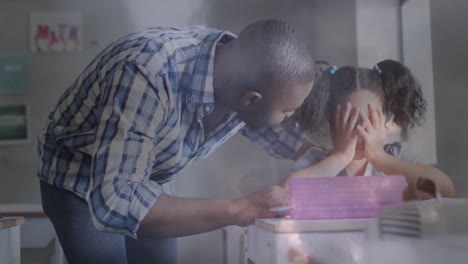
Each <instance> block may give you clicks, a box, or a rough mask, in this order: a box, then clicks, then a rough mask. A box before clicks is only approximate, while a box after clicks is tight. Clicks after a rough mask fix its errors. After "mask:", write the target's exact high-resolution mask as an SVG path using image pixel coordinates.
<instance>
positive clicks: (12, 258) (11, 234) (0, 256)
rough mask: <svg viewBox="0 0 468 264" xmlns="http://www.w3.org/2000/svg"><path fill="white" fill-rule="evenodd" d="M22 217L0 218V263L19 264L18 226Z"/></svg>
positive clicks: (22, 221) (22, 222) (21, 222)
mask: <svg viewBox="0 0 468 264" xmlns="http://www.w3.org/2000/svg"><path fill="white" fill-rule="evenodd" d="M21 224H24V218H23V217H4V218H0V263H2V264H20V263H21V253H20V252H21V250H20V233H21V232H20V225H21Z"/></svg>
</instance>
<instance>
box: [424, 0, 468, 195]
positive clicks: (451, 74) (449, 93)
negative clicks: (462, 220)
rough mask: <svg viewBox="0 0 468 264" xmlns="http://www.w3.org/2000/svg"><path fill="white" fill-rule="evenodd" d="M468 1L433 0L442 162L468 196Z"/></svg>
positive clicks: (460, 190) (439, 147)
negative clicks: (467, 174)
mask: <svg viewBox="0 0 468 264" xmlns="http://www.w3.org/2000/svg"><path fill="white" fill-rule="evenodd" d="M466 10H468V2H467V1H465V0H448V1H437V0H432V1H431V26H432V48H433V63H434V86H435V106H436V124H437V128H436V129H437V158H438V165H439V166H440V167H441V168H442V169H443V170H444V171H445V172H447V174H449V175H450V176H452V177H453V179H454V181H455V186H456V188H457V191H458V193H459V194H460V195H461V196H463V197H467V196H468V177H467V176H466V173H467V172H468V162H467V161H468V139H467V136H466V135H468V120H467V116H468V104H467V99H468V75H467V74H466V69H468V49H467V47H468V27H467V26H466V25H467V24H468V17H467V16H466Z"/></svg>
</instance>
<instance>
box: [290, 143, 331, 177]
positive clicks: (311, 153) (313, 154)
mask: <svg viewBox="0 0 468 264" xmlns="http://www.w3.org/2000/svg"><path fill="white" fill-rule="evenodd" d="M325 156H326V154H325V153H324V150H323V149H321V148H317V147H312V148H310V149H309V150H307V152H306V153H305V154H304V155H302V156H301V157H300V158H299V159H297V161H296V163H294V165H293V166H292V167H291V172H294V171H298V170H302V169H305V168H308V167H311V166H314V165H315V164H317V163H319V162H320V161H322V160H323V159H324V158H325Z"/></svg>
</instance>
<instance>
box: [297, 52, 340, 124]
mask: <svg viewBox="0 0 468 264" xmlns="http://www.w3.org/2000/svg"><path fill="white" fill-rule="evenodd" d="M314 69H315V80H314V85H313V87H312V91H311V92H310V93H309V95H308V96H307V97H306V99H305V100H304V103H303V104H302V105H301V107H299V108H298V109H297V110H296V112H295V113H294V118H295V119H296V121H297V122H298V123H299V125H300V126H301V127H302V129H303V130H305V131H311V132H313V131H315V130H317V129H320V128H321V127H322V126H323V123H324V120H325V119H324V113H325V109H326V107H327V102H328V98H329V91H330V89H329V88H328V87H329V81H330V76H331V71H330V64H328V63H327V62H325V61H317V62H315V67H314Z"/></svg>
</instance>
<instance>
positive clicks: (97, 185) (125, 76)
mask: <svg viewBox="0 0 468 264" xmlns="http://www.w3.org/2000/svg"><path fill="white" fill-rule="evenodd" d="M164 84H165V83H164V82H163V81H161V80H160V81H158V79H157V78H153V79H152V81H149V78H147V77H146V76H145V74H143V72H142V70H141V69H140V68H139V66H138V65H133V64H130V63H127V64H123V65H122V66H119V68H117V69H114V70H113V72H112V73H110V74H109V76H108V77H106V78H105V80H104V82H103V89H104V91H103V95H102V98H101V100H102V101H101V102H102V103H101V107H100V118H99V125H98V128H97V132H96V138H95V144H94V147H93V157H92V162H93V163H92V168H91V181H92V182H91V183H92V184H91V188H92V189H91V192H90V194H89V197H88V204H89V208H90V211H91V215H92V219H93V222H94V225H95V226H96V228H97V229H98V230H101V231H107V232H114V233H120V234H125V235H128V236H131V237H136V232H137V230H138V228H139V225H140V222H141V221H142V220H143V218H144V216H145V215H146V214H147V213H148V211H149V209H150V208H151V207H152V206H153V205H154V204H155V202H156V201H157V199H158V197H159V195H160V194H161V193H162V188H161V186H160V185H159V184H157V183H156V182H154V181H151V180H149V177H150V173H151V168H152V166H153V165H154V163H155V159H156V136H157V135H156V134H157V130H158V129H159V128H160V127H161V126H162V125H163V123H164V117H165V112H166V111H165V103H163V102H164V100H161V98H160V96H161V95H160V94H159V91H165V90H166V89H165V88H164ZM160 85H161V86H160ZM156 87H158V88H159V90H158V89H157V88H156Z"/></svg>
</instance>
